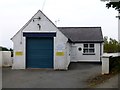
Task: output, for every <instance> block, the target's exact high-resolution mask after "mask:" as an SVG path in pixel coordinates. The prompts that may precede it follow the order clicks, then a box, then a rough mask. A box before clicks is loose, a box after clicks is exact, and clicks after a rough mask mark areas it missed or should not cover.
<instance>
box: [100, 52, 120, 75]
mask: <svg viewBox="0 0 120 90" xmlns="http://www.w3.org/2000/svg"><path fill="white" fill-rule="evenodd" d="M119 65H120V53H104V54H103V56H102V74H109V73H110V71H111V70H112V69H114V68H118V67H120V66H119Z"/></svg>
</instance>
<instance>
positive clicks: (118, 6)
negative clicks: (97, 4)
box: [106, 1, 120, 12]
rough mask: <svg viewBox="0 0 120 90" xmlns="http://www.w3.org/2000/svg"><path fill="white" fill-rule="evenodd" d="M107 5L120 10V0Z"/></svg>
mask: <svg viewBox="0 0 120 90" xmlns="http://www.w3.org/2000/svg"><path fill="white" fill-rule="evenodd" d="M106 7H107V8H110V7H112V8H115V10H117V11H119V12H120V1H119V2H108V3H107V4H106Z"/></svg>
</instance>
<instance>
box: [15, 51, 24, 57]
mask: <svg viewBox="0 0 120 90" xmlns="http://www.w3.org/2000/svg"><path fill="white" fill-rule="evenodd" d="M15 55H16V56H22V55H23V52H20V51H18V52H15Z"/></svg>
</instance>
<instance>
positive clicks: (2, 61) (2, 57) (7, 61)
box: [0, 51, 12, 66]
mask: <svg viewBox="0 0 120 90" xmlns="http://www.w3.org/2000/svg"><path fill="white" fill-rule="evenodd" d="M0 66H12V58H11V52H10V51H0Z"/></svg>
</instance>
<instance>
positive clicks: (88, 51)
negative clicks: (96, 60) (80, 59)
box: [83, 43, 95, 55]
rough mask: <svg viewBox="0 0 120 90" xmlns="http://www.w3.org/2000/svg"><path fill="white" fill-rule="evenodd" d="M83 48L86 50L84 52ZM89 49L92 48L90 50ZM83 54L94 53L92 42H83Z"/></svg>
mask: <svg viewBox="0 0 120 90" xmlns="http://www.w3.org/2000/svg"><path fill="white" fill-rule="evenodd" d="M85 50H86V51H87V52H85ZM90 50H93V51H92V52H91V51H90ZM83 55H95V44H94V43H84V44H83Z"/></svg>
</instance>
